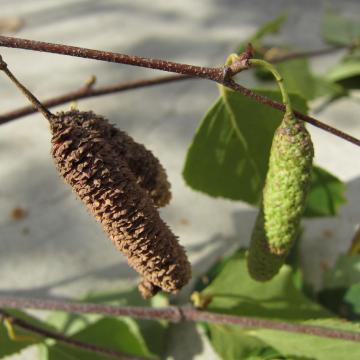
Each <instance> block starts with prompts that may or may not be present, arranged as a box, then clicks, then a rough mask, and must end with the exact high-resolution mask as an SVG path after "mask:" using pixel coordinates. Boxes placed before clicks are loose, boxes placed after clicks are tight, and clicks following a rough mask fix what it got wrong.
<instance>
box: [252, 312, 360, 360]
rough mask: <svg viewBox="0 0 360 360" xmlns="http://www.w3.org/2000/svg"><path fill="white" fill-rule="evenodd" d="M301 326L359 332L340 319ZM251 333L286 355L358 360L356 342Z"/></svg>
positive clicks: (260, 331) (359, 353) (359, 348)
mask: <svg viewBox="0 0 360 360" xmlns="http://www.w3.org/2000/svg"><path fill="white" fill-rule="evenodd" d="M303 324H305V325H314V326H323V327H329V328H331V329H338V330H349V331H355V332H358V333H359V332H360V328H359V325H357V324H356V325H355V324H351V323H349V322H346V321H344V320H341V319H319V320H309V321H305V322H303ZM251 333H252V334H253V335H254V336H255V337H257V338H259V339H261V340H263V341H265V342H266V343H268V344H269V345H271V346H274V347H275V348H276V349H278V350H279V351H281V352H282V353H283V354H286V355H294V356H302V357H306V359H309V360H310V359H314V360H339V359H346V360H357V359H359V358H360V344H359V343H358V342H353V341H345V340H337V339H330V338H324V337H317V336H310V335H302V334H297V333H290V332H284V331H272V330H266V329H254V330H252V331H251Z"/></svg>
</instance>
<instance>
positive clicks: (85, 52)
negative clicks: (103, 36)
mask: <svg viewBox="0 0 360 360" xmlns="http://www.w3.org/2000/svg"><path fill="white" fill-rule="evenodd" d="M0 46H5V47H11V48H18V49H26V50H34V51H41V52H49V53H56V54H62V55H69V56H75V57H82V58H88V59H95V60H101V61H107V62H114V63H121V64H127V65H133V66H141V67H146V68H152V69H157V70H162V71H168V72H174V73H178V74H182V75H188V76H195V77H200V78H205V79H208V80H212V81H215V82H217V83H219V84H222V85H224V86H226V87H228V88H230V89H233V90H235V91H237V92H240V93H241V94H243V95H244V96H247V97H250V98H252V99H254V100H255V101H257V102H259V103H262V104H264V105H267V106H270V107H272V108H274V109H277V110H280V111H282V112H284V111H285V107H284V106H283V104H282V103H280V102H277V101H274V100H272V99H270V98H267V97H265V96H262V95H259V94H256V93H254V92H253V91H251V90H250V89H247V88H245V87H244V86H242V85H239V84H237V83H235V82H234V81H233V80H232V78H231V76H233V75H235V73H236V71H235V72H234V71H233V69H232V68H230V67H228V66H221V67H213V68H209V67H202V66H194V65H188V64H181V63H175V62H171V61H166V60H161V59H151V58H144V57H139V56H130V55H125V54H119V53H113V52H109V51H100V50H92V49H86V48H80V47H75V46H68V45H62V44H53V43H46V42H41V41H34V40H26V39H19V38H12V37H6V36H0ZM243 69H244V67H239V69H238V70H239V71H242V70H243ZM229 75H230V76H229ZM294 114H295V115H296V117H298V118H299V119H301V120H303V121H305V122H308V123H310V124H312V125H314V126H316V127H318V128H320V129H322V130H325V131H327V132H329V133H331V134H333V135H335V136H338V137H340V138H342V139H344V140H346V141H349V142H351V143H353V144H354V145H357V146H360V139H357V138H355V137H353V136H351V135H349V134H346V133H344V132H343V131H341V130H338V129H336V128H334V127H332V126H330V125H327V124H324V123H322V122H321V121H319V120H317V119H315V118H313V117H310V116H307V115H305V114H302V113H300V112H298V111H294Z"/></svg>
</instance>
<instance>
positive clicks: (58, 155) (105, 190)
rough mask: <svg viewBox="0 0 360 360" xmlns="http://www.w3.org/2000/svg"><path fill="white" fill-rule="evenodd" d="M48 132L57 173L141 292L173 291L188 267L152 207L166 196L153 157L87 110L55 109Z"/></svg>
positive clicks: (188, 272)
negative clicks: (126, 266)
mask: <svg viewBox="0 0 360 360" xmlns="http://www.w3.org/2000/svg"><path fill="white" fill-rule="evenodd" d="M51 131H52V155H53V158H54V160H55V164H56V167H57V169H58V171H59V172H60V173H61V175H62V176H63V177H64V179H65V181H66V182H67V183H68V184H69V185H71V186H72V188H73V190H74V191H75V193H76V194H77V196H78V197H79V198H80V199H81V200H82V201H83V202H84V203H85V204H86V206H87V208H88V209H89V211H90V213H92V214H93V215H94V216H95V218H96V219H97V220H98V221H99V222H100V223H101V224H102V227H103V229H104V230H105V232H106V233H107V235H108V236H109V237H110V239H111V240H112V241H113V243H114V244H115V246H116V247H117V248H118V249H119V250H120V251H121V252H122V253H123V254H124V255H125V256H126V257H127V259H128V263H129V265H130V266H131V267H133V268H134V269H135V270H136V271H137V272H138V273H140V274H141V276H142V280H141V282H140V284H139V290H140V292H141V294H142V295H143V296H144V297H150V296H152V295H154V294H155V293H156V292H157V291H159V290H160V289H161V290H163V291H166V292H170V293H176V292H178V291H179V290H180V289H181V288H182V287H183V286H184V285H185V284H186V283H187V282H188V281H189V279H190V276H191V269H190V264H189V262H188V259H187V257H186V254H185V251H184V249H183V248H182V247H181V246H180V245H179V243H178V241H177V238H176V236H175V235H174V234H173V233H172V232H171V230H170V229H169V228H168V226H167V225H166V224H165V223H164V222H163V221H162V220H161V218H160V216H159V213H158V211H157V209H156V207H161V206H164V205H166V204H167V203H168V201H169V200H170V197H171V195H170V191H169V187H170V186H169V183H168V181H167V178H166V174H165V171H164V169H163V168H162V166H161V165H160V163H159V161H158V160H157V159H156V158H155V157H154V155H153V154H152V153H151V152H150V151H148V150H146V149H145V147H144V146H143V145H140V144H138V143H136V142H135V141H134V140H133V139H132V138H131V137H129V136H128V135H127V134H126V133H124V132H122V131H120V130H118V129H116V128H115V127H114V126H112V125H111V124H109V123H108V121H107V120H106V119H104V118H103V117H101V116H98V115H96V114H94V113H93V112H79V111H75V110H74V111H69V112H65V113H64V112H63V113H58V114H57V115H56V116H55V117H54V118H53V119H52V121H51Z"/></svg>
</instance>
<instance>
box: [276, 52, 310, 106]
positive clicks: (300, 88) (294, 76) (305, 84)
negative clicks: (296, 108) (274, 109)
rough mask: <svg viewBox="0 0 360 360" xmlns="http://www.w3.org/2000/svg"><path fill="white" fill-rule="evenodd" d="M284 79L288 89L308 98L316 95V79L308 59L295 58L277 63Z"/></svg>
mask: <svg viewBox="0 0 360 360" xmlns="http://www.w3.org/2000/svg"><path fill="white" fill-rule="evenodd" d="M276 67H277V69H278V70H279V72H280V74H281V76H282V78H283V79H284V83H285V87H286V89H287V91H289V92H292V93H295V94H298V95H301V96H302V97H303V98H304V99H306V100H311V99H314V97H315V95H316V79H315V78H314V76H313V75H312V73H311V70H310V66H309V62H308V60H307V59H294V60H289V61H284V62H281V63H279V64H277V65H276Z"/></svg>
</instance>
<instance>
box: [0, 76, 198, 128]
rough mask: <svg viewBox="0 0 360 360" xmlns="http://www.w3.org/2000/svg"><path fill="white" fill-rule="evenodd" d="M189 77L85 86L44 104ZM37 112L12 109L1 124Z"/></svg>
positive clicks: (0, 117)
mask: <svg viewBox="0 0 360 360" xmlns="http://www.w3.org/2000/svg"><path fill="white" fill-rule="evenodd" d="M188 79H196V78H193V77H190V76H185V75H168V76H161V77H160V76H158V77H154V78H152V79H142V80H135V81H129V82H121V83H119V84H113V85H108V86H103V87H98V88H96V89H94V88H93V87H89V86H84V87H82V88H80V89H79V90H75V91H71V92H68V93H65V94H63V95H60V96H56V97H53V98H50V99H47V100H45V101H43V104H44V105H45V106H46V107H48V108H52V107H54V106H58V105H61V104H65V103H67V102H70V101H75V100H80V99H86V98H91V97H95V96H103V95H108V94H115V93H118V92H122V91H127V90H133V89H139V88H143V87H148V86H154V85H159V84H166V83H169V82H175V81H180V80H188ZM35 112H37V110H36V109H34V107H33V106H24V107H21V108H19V109H16V110H13V111H10V112H8V113H6V114H3V115H0V125H2V124H5V123H7V122H9V121H12V120H15V119H18V118H21V117H23V116H26V115H30V114H33V113H35Z"/></svg>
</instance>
